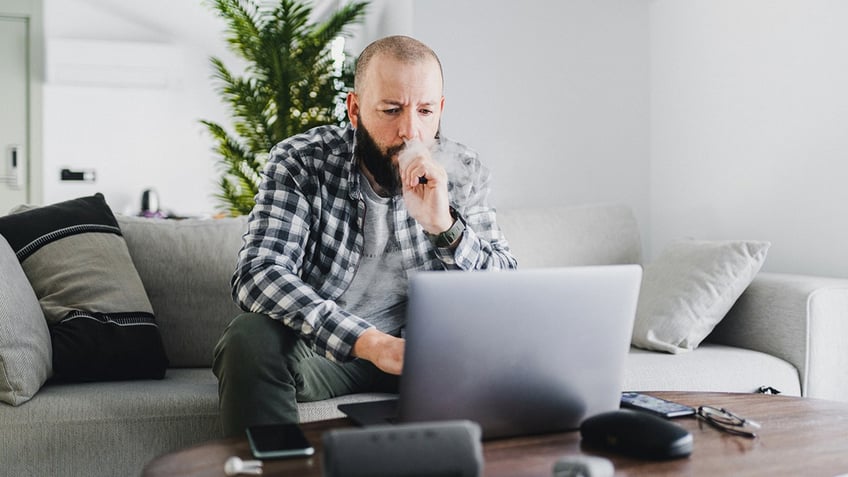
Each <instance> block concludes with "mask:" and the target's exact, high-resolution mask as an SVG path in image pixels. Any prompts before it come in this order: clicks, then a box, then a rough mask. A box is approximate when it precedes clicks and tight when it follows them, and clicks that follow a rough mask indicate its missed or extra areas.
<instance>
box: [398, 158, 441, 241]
mask: <svg viewBox="0 0 848 477" xmlns="http://www.w3.org/2000/svg"><path fill="white" fill-rule="evenodd" d="M398 167H399V168H400V178H401V181H402V185H403V200H404V202H405V203H406V209H407V210H408V211H409V215H411V216H412V218H414V219H415V220H416V221H417V222H418V223H419V224H421V227H423V228H424V230H425V231H426V232H427V233H430V234H433V235H436V234H439V233H442V232H444V231H445V230H447V229H449V228H450V227H451V225H452V224H453V217H452V216H451V214H450V197H449V195H448V174H447V171H445V168H444V167H442V165H441V164H439V163H438V162H436V161H435V160H434V159H433V157H432V155H431V154H430V151H429V149H427V148H426V147H425V146H424V145H423V144H421V143H420V142H410V143H408V144H407V148H406V149H404V150H403V151H401V153H400V156H399V157H398ZM422 178H423V179H424V180H421V179H422Z"/></svg>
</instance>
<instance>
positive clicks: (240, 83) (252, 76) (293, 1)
mask: <svg viewBox="0 0 848 477" xmlns="http://www.w3.org/2000/svg"><path fill="white" fill-rule="evenodd" d="M207 1H208V2H209V3H210V4H211V7H212V9H213V10H215V11H216V12H217V14H218V15H219V16H221V17H222V18H223V19H224V21H225V23H226V26H227V28H226V35H227V42H228V44H229V46H230V48H231V49H232V51H233V52H234V53H236V54H237V55H239V56H240V57H241V58H243V59H244V60H245V61H246V62H247V67H246V68H244V71H243V72H242V74H241V75H236V74H233V72H232V71H231V70H230V69H228V68H227V66H226V65H225V64H224V63H223V61H221V60H220V59H218V58H214V57H213V58H210V63H211V65H212V69H213V79H214V81H215V82H216V85H217V86H216V91H217V92H218V94H219V95H220V96H221V99H222V100H223V101H224V103H225V104H227V106H228V108H229V113H230V119H231V124H230V125H229V127H228V128H225V127H224V126H221V125H219V124H217V123H213V122H211V121H205V120H204V121H201V123H202V124H203V125H205V126H206V130H207V132H208V133H209V134H210V136H211V137H212V139H213V141H214V142H215V144H216V145H215V147H213V151H214V152H215V154H216V155H217V163H218V169H219V171H220V173H221V177H220V179H219V181H218V192H217V193H216V194H215V198H216V200H217V202H218V203H219V204H220V207H221V209H222V210H225V211H226V212H227V213H229V214H231V215H241V214H247V213H249V212H250V210H251V209H252V208H253V203H254V197H255V195H256V191H257V190H258V187H259V181H260V177H261V171H262V168H263V167H264V165H265V162H266V158H267V155H268V151H269V150H270V149H271V147H273V145H274V144H276V143H278V142H280V141H282V140H283V139H285V138H287V137H290V136H292V135H295V134H298V133H301V132H304V131H306V130H308V129H311V128H313V127H315V126H319V125H323V124H339V125H344V122H345V117H344V114H343V111H344V98H345V95H346V93H347V91H349V90H350V88H351V87H352V85H353V75H352V73H351V71H350V70H349V69H345V70H344V71H342V72H341V73H339V72H338V71H337V68H336V65H335V62H334V60H333V58H331V55H330V47H331V45H332V42H333V41H335V39H336V38H338V37H339V36H347V35H348V34H349V32H348V28H349V27H350V26H351V25H352V24H354V23H359V22H361V21H362V20H363V19H364V16H365V12H366V9H367V5H368V4H367V2H352V3H347V4H345V5H344V6H342V7H340V8H339V9H338V10H337V11H336V12H334V13H333V14H332V15H331V16H330V18H328V19H327V20H326V21H324V22H321V23H310V21H309V17H310V15H311V13H312V7H311V3H310V2H308V1H298V0H279V2H278V3H277V4H275V5H269V4H268V3H267V2H263V1H262V0H207ZM346 64H347V63H346Z"/></svg>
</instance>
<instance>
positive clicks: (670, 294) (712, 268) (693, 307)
mask: <svg viewBox="0 0 848 477" xmlns="http://www.w3.org/2000/svg"><path fill="white" fill-rule="evenodd" d="M768 248H769V243H768V242H756V241H729V240H727V241H706V240H681V241H677V242H674V243H672V244H671V245H669V246H668V247H667V248H666V249H665V251H663V253H662V254H661V255H660V256H659V257H657V259H656V260H654V261H653V262H651V263H650V264H649V265H648V266H646V267H645V270H644V274H643V276H642V289H641V290H640V293H639V306H638V308H637V310H636V321H635V324H634V326H633V344H634V345H635V346H638V347H640V348H645V349H652V350H657V351H666V352H669V353H678V352H681V351H688V350H692V349H695V348H697V347H698V345H700V344H701V341H703V340H704V338H706V337H707V335H709V334H710V332H711V331H712V330H713V328H714V327H715V326H716V324H718V322H719V321H721V319H722V318H724V316H725V315H726V314H727V312H728V311H729V310H730V308H731V307H732V306H733V304H734V303H735V302H736V300H737V299H738V298H739V296H740V295H742V292H744V291H745V289H746V288H747V287H748V285H749V284H750V283H751V280H753V279H754V276H755V275H756V274H757V272H759V271H760V267H762V265H763V262H764V261H765V259H766V253H767V252H768Z"/></svg>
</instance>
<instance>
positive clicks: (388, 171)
mask: <svg viewBox="0 0 848 477" xmlns="http://www.w3.org/2000/svg"><path fill="white" fill-rule="evenodd" d="M443 84H444V77H443V73H442V67H441V63H440V62H439V59H438V57H437V56H436V54H435V53H434V52H433V51H432V50H431V49H430V48H429V47H427V46H426V45H424V44H423V43H421V42H419V41H417V40H415V39H412V38H409V37H405V36H392V37H387V38H383V39H381V40H378V41H376V42H374V43H372V44H371V45H369V46H368V47H366V48H365V50H363V52H362V54H361V55H360V56H359V59H358V61H357V65H356V72H355V79H354V91H353V92H351V93H350V94H349V95H348V97H347V111H348V117H349V120H350V127H347V128H340V127H337V126H321V127H318V128H315V129H312V130H310V131H307V132H306V133H304V134H301V135H297V136H294V137H291V138H289V139H286V140H285V141H283V142H281V143H279V144H277V145H276V146H275V147H274V148H273V149H272V150H271V154H270V158H269V160H268V164H267V166H266V167H265V169H264V171H263V178H262V183H261V186H260V189H259V193H258V194H257V196H256V206H255V207H254V208H253V211H252V212H251V214H250V216H249V219H248V229H247V233H246V234H245V235H244V238H243V246H242V249H241V251H240V252H239V257H238V265H237V268H236V271H235V274H234V275H233V279H232V283H231V284H232V291H233V298H234V299H235V301H236V303H237V304H238V305H239V306H240V307H241V308H242V309H243V310H245V311H246V312H247V313H245V314H242V315H239V316H238V317H236V318H235V319H234V320H233V321H232V322H231V323H230V325H229V326H228V327H227V329H226V330H225V332H224V334H223V336H222V337H221V339H220V341H219V343H218V345H217V347H216V349H215V356H214V363H213V370H214V372H215V375H216V376H217V377H218V389H219V398H220V409H221V418H222V422H223V427H224V434H225V435H227V436H235V435H243V432H244V429H245V428H246V427H248V426H251V425H262V424H278V423H296V422H298V421H299V416H298V410H297V402H298V401H315V400H322V399H328V398H331V397H334V396H340V395H343V394H352V393H358V392H367V391H382V392H396V391H397V387H398V376H399V375H400V374H401V372H402V370H403V353H404V339H403V329H404V324H405V321H404V320H405V310H406V284H407V276H408V274H409V273H410V272H413V271H416V270H483V269H508V268H515V267H516V260H515V258H514V257H513V256H512V254H511V253H510V251H509V245H508V243H507V241H506V239H505V238H504V236H503V234H502V232H501V230H500V229H499V227H498V225H497V222H496V217H495V211H494V209H493V208H492V207H491V205H490V204H489V202H488V194H489V173H488V171H487V170H486V169H485V168H484V167H483V166H482V164H481V163H480V161H479V160H478V158H477V154H476V153H474V152H473V151H471V150H470V149H468V148H466V147H465V146H462V145H460V144H458V143H454V142H451V141H448V140H447V139H445V138H443V137H441V135H440V131H439V128H440V121H441V116H442V112H443V110H444V106H445V99H444V95H443ZM401 159H402V160H401ZM448 170H450V171H451V173H450V174H448ZM458 309H461V307H460V308H458ZM457 319H462V316H460V315H458V316H457ZM434 352H436V350H434Z"/></svg>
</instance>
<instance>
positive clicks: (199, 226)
mask: <svg viewBox="0 0 848 477" xmlns="http://www.w3.org/2000/svg"><path fill="white" fill-rule="evenodd" d="M118 223H119V225H120V226H121V230H122V232H123V234H124V238H125V239H126V241H127V247H128V248H129V251H130V255H131V256H132V259H133V263H135V267H136V269H137V270H138V274H139V275H140V276H141V281H142V282H143V283H144V288H145V290H146V291H147V296H148V297H149V298H150V302H151V304H152V305H153V311H154V313H155V314H156V320H157V322H158V323H159V329H160V331H161V334H162V341H163V342H164V345H165V352H166V353H167V355H168V359H169V360H170V362H171V364H170V366H171V367H208V366H211V364H212V350H213V349H214V347H215V344H216V343H217V342H218V338H220V337H221V333H222V332H223V331H224V328H226V326H227V324H228V323H229V322H230V321H231V320H232V319H233V318H235V316H236V315H238V314H239V313H240V310H239V308H238V307H237V306H236V305H235V303H234V302H233V300H232V298H231V294H230V278H231V277H232V275H233V271H234V270H235V267H236V259H237V258H238V251H239V249H240V248H241V236H242V234H243V233H244V232H245V231H246V230H247V218H246V217H237V218H224V219H216V220H201V219H188V220H157V219H145V218H139V217H124V216H118Z"/></svg>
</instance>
